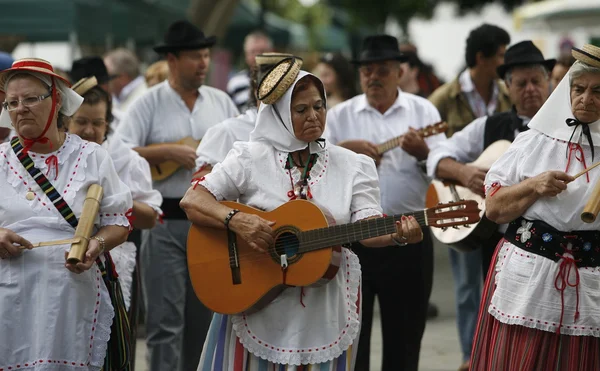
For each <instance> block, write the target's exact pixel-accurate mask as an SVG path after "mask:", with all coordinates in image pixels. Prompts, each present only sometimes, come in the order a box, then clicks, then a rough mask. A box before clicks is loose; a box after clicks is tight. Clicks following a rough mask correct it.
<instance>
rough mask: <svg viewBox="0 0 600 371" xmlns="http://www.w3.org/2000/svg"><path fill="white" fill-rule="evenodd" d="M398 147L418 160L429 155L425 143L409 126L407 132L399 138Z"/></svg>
mask: <svg viewBox="0 0 600 371" xmlns="http://www.w3.org/2000/svg"><path fill="white" fill-rule="evenodd" d="M400 148H402V149H403V150H404V151H406V153H408V154H409V155H411V156H413V157H415V158H416V159H417V160H419V161H421V160H425V159H427V156H428V155H429V147H428V146H427V143H425V140H423V137H421V136H420V135H419V133H418V132H417V131H416V130H415V129H413V128H409V130H408V132H407V133H406V134H404V135H402V137H401V138H400Z"/></svg>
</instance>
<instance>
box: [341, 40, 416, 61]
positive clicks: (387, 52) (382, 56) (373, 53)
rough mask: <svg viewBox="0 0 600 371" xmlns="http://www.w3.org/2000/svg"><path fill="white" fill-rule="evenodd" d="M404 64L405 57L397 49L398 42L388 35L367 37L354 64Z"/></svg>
mask: <svg viewBox="0 0 600 371" xmlns="http://www.w3.org/2000/svg"><path fill="white" fill-rule="evenodd" d="M390 60H391V61H399V62H405V61H406V60H407V58H406V56H405V55H404V54H402V52H400V48H398V40H397V39H396V38H395V37H394V36H390V35H373V36H367V37H366V38H365V39H364V40H363V44H362V48H361V50H360V54H359V55H358V58H357V59H354V60H352V63H354V64H364V63H370V62H381V61H390Z"/></svg>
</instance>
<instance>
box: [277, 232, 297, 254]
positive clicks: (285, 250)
mask: <svg viewBox="0 0 600 371" xmlns="http://www.w3.org/2000/svg"><path fill="white" fill-rule="evenodd" d="M299 248H300V242H299V241H298V237H296V235H295V234H294V233H292V232H283V233H281V234H279V235H278V236H277V238H276V240H275V253H276V254H277V257H279V256H281V255H283V254H285V255H287V258H288V260H289V259H290V258H293V257H296V255H297V254H298V249H299Z"/></svg>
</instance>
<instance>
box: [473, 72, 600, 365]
mask: <svg viewBox="0 0 600 371" xmlns="http://www.w3.org/2000/svg"><path fill="white" fill-rule="evenodd" d="M573 118H574V116H573V113H572V112H571V99H570V84H569V74H567V75H566V76H565V78H563V80H562V81H561V83H560V84H559V85H558V87H557V88H556V90H554V92H553V93H552V95H551V96H550V97H549V99H548V100H547V101H546V103H545V104H544V105H543V106H542V108H541V109H540V111H539V112H538V113H537V114H536V116H535V117H534V118H533V119H532V120H531V122H530V123H529V127H530V130H528V131H526V132H523V133H521V134H520V135H519V136H517V138H516V139H515V141H514V142H513V144H512V145H511V147H510V148H509V149H508V151H507V152H506V153H505V154H504V155H503V156H502V157H501V158H500V159H499V160H498V161H497V162H496V163H495V164H494V165H493V166H492V168H491V169H490V170H489V172H488V174H487V177H486V180H485V186H486V193H487V196H488V197H494V196H493V195H494V193H495V192H496V191H497V190H498V189H499V188H501V187H507V186H513V185H516V184H518V183H520V182H522V181H524V180H525V179H528V178H531V177H534V176H536V175H539V174H541V173H543V172H546V171H550V170H559V171H565V172H567V173H568V174H571V175H574V174H576V173H578V172H579V171H581V170H583V169H585V168H586V166H588V165H590V164H592V147H591V146H590V143H589V141H588V139H587V136H586V135H583V134H582V127H583V125H578V126H568V125H567V124H566V122H567V121H568V120H570V119H573ZM589 129H590V131H591V137H592V139H593V143H594V146H595V151H594V152H595V160H594V161H597V160H598V155H599V154H600V121H598V122H594V123H591V124H589ZM572 134H573V136H572V138H571V135H572ZM599 181H600V172H597V171H595V170H592V171H590V172H589V173H588V174H587V175H584V176H581V177H579V178H578V179H576V180H575V181H573V182H571V183H569V184H568V185H567V189H566V190H565V191H563V192H561V193H560V194H559V195H558V196H556V197H542V198H540V199H538V200H537V201H536V202H535V203H534V204H533V205H531V206H530V207H529V208H528V209H527V210H526V211H525V213H524V214H523V216H522V218H519V219H517V220H516V221H513V222H511V223H510V224H509V229H508V231H507V232H506V235H505V240H503V241H501V242H500V244H499V245H498V248H497V250H496V258H495V259H494V262H493V263H495V269H493V270H492V269H490V273H489V275H488V278H487V282H486V288H485V292H484V295H483V296H484V297H483V301H482V305H481V314H480V317H479V318H480V319H479V324H478V329H477V335H476V339H475V341H474V347H473V358H472V363H471V369H472V370H486V371H487V370H492V371H493V370H503V371H517V370H518V371H528V370H547V369H553V370H600V354H599V353H600V340H599V338H600V316H599V315H598V314H599V310H600V308H599V303H600V267H599V266H598V262H597V261H596V262H594V261H595V260H598V261H600V259H597V258H598V257H599V256H598V255H599V252H600V247H598V246H599V245H598V241H600V240H599V238H600V235H599V233H598V232H597V231H598V230H599V229H600V219H597V220H596V221H595V222H594V223H591V224H587V223H584V222H583V221H582V220H581V218H580V214H581V212H582V210H583V207H584V205H585V203H586V202H587V201H588V200H589V198H590V196H591V194H592V193H593V192H592V191H593V189H594V187H595V185H596V184H597V183H598V182H599ZM493 267H494V265H493Z"/></svg>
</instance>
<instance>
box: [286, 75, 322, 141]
mask: <svg viewBox="0 0 600 371" xmlns="http://www.w3.org/2000/svg"><path fill="white" fill-rule="evenodd" d="M309 81H310V80H309ZM291 109H292V124H293V125H294V135H295V136H296V138H297V139H299V140H301V141H303V142H312V141H314V140H316V139H319V138H320V137H321V135H322V134H323V131H324V130H325V116H326V109H325V102H324V101H323V98H322V97H321V93H320V92H319V89H318V88H317V87H316V86H315V84H314V83H313V82H312V81H310V82H309V83H308V86H307V87H306V88H304V89H302V90H299V91H296V92H294V94H293V96H292V104H291Z"/></svg>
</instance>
